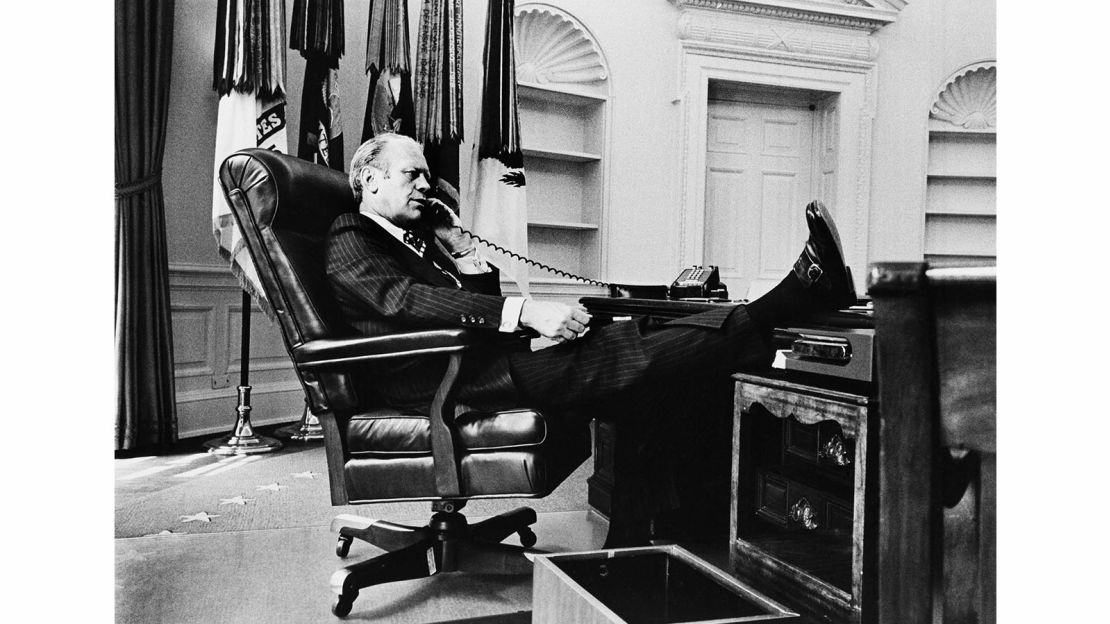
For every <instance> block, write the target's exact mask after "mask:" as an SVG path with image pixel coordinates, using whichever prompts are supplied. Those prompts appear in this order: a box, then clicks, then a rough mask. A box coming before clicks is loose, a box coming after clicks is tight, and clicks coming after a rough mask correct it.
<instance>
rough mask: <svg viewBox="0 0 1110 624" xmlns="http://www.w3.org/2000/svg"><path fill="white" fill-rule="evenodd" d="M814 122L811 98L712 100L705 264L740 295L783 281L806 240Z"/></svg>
mask: <svg viewBox="0 0 1110 624" xmlns="http://www.w3.org/2000/svg"><path fill="white" fill-rule="evenodd" d="M814 125H815V113H814V112H813V111H811V110H810V108H809V107H808V106H806V105H799V106H794V105H789V104H782V103H774V104H768V103H753V102H736V101H722V100H710V101H709V108H708V129H707V133H706V136H707V142H706V159H705V162H706V175H705V185H706V189H705V191H706V192H705V232H704V240H705V245H704V254H703V263H704V264H712V265H717V266H719V267H720V268H721V278H722V281H723V282H724V283H725V285H727V286H728V293H729V296H730V297H731V298H733V299H739V298H752V299H754V298H755V297H757V296H758V295H760V294H762V293H763V292H766V291H767V290H769V289H770V288H771V287H772V286H774V285H775V284H777V283H778V282H779V280H781V279H782V277H783V276H784V275H786V272H787V271H789V270H790V269H791V267H792V266H793V264H794V260H795V259H796V258H797V257H798V253H799V252H800V251H801V249H802V245H803V244H804V243H805V240H806V231H807V230H806V224H805V214H804V208H805V205H806V204H807V203H809V202H810V201H811V200H813V199H814V198H815V195H814V192H815V191H816V189H815V187H814V178H815V176H814V174H813V162H814V155H813V151H814V149H813V138H814Z"/></svg>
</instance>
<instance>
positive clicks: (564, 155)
mask: <svg viewBox="0 0 1110 624" xmlns="http://www.w3.org/2000/svg"><path fill="white" fill-rule="evenodd" d="M520 151H521V152H523V153H524V155H525V156H532V157H535V158H549V159H551V160H565V161H568V162H597V161H599V160H601V154H590V153H588V152H575V151H570V150H561V149H548V148H542V147H539V148H536V147H524V148H521V150H520Z"/></svg>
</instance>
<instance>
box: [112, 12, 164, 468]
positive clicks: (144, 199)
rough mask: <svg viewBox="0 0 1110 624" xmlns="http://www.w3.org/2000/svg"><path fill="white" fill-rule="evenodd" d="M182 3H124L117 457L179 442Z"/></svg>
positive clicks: (118, 76) (119, 64)
mask: <svg viewBox="0 0 1110 624" xmlns="http://www.w3.org/2000/svg"><path fill="white" fill-rule="evenodd" d="M173 17H174V0H163V1H161V2H146V1H145V0H116V11H115V18H116V33H115V34H116V40H115V44H116V54H115V135H116V141H115V143H116V144H115V153H116V254H115V256H116V257H115V275H116V315H115V342H116V371H117V414H116V450H117V451H118V450H125V449H133V448H138V447H144V446H156V445H166V444H170V443H172V442H174V441H176V439H177V406H176V399H175V393H174V377H173V337H172V333H171V321H170V287H169V261H168V258H167V253H166V225H165V207H164V202H163V198H162V179H161V174H162V156H163V153H164V151H165V141H166V123H167V112H168V108H169V90H170V89H169V87H170V61H171V58H172V52H173Z"/></svg>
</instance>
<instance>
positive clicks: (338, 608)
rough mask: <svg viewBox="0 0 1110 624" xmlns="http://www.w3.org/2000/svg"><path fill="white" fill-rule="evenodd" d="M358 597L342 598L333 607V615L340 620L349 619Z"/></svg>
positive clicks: (344, 596) (345, 596)
mask: <svg viewBox="0 0 1110 624" xmlns="http://www.w3.org/2000/svg"><path fill="white" fill-rule="evenodd" d="M357 597H358V594H357V593H356V594H355V595H353V596H347V595H343V596H340V597H339V600H336V601H335V604H334V605H332V607H331V613H332V615H334V616H335V617H339V618H343V617H347V616H348V615H349V614H350V613H351V606H352V605H354V604H355V598H357Z"/></svg>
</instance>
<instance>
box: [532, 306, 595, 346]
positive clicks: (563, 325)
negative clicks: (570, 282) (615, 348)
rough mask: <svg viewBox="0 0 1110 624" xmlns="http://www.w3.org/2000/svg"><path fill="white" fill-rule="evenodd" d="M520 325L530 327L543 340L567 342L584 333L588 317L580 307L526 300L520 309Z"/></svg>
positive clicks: (584, 309)
mask: <svg viewBox="0 0 1110 624" xmlns="http://www.w3.org/2000/svg"><path fill="white" fill-rule="evenodd" d="M520 324H521V325H523V326H525V327H531V328H532V329H534V330H536V331H537V332H539V333H540V335H541V336H543V337H544V338H550V339H551V340H554V341H555V342H567V341H568V340H574V339H575V338H577V337H579V336H581V335H582V334H584V333H586V330H587V329H589V327H588V326H589V324H590V315H589V314H588V313H587V312H586V308H584V307H583V306H581V305H575V306H570V305H567V304H565V303H558V302H556V301H537V300H535V299H526V300H525V301H524V306H523V307H521V308H520Z"/></svg>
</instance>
